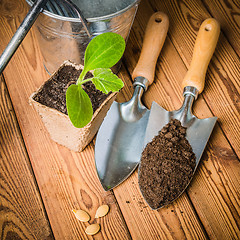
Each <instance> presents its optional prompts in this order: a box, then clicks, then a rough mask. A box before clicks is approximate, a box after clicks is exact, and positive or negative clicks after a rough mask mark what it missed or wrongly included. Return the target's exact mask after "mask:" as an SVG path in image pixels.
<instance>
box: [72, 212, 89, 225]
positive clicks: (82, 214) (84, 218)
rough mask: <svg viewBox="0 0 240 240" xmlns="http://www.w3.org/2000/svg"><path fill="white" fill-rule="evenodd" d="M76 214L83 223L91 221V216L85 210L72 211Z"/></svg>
mask: <svg viewBox="0 0 240 240" xmlns="http://www.w3.org/2000/svg"><path fill="white" fill-rule="evenodd" d="M72 211H73V212H74V214H75V217H76V218H77V219H78V220H80V221H81V222H88V221H89V220H90V216H89V215H88V213H87V212H85V211H83V210H75V209H73V210H72Z"/></svg>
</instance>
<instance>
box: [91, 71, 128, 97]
mask: <svg viewBox="0 0 240 240" xmlns="http://www.w3.org/2000/svg"><path fill="white" fill-rule="evenodd" d="M93 76H94V77H93V78H92V79H91V80H92V82H93V83H94V85H95V87H96V88H97V89H98V90H100V91H102V92H103V93H105V94H108V93H109V92H110V91H112V92H118V91H119V90H120V89H121V88H122V87H123V85H124V84H123V82H122V80H121V79H120V78H118V77H117V76H116V75H115V74H113V73H112V71H111V69H108V68H98V69H95V70H94V72H93Z"/></svg>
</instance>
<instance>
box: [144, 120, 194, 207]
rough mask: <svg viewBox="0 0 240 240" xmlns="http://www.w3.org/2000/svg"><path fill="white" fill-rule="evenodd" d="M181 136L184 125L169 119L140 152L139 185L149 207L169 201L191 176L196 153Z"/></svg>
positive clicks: (183, 134) (158, 205)
mask: <svg viewBox="0 0 240 240" xmlns="http://www.w3.org/2000/svg"><path fill="white" fill-rule="evenodd" d="M185 136H186V128H184V127H182V126H181V123H180V121H178V120H176V119H172V120H171V121H170V122H169V123H168V124H167V125H166V126H164V127H163V129H162V130H161V131H160V132H159V134H158V135H157V136H155V137H154V138H153V140H152V141H151V142H150V143H148V144H147V146H146V148H145V149H144V151H143V153H142V157H141V164H140V169H139V186H140V189H141V192H142V194H143V196H144V198H145V199H146V201H147V202H148V204H149V205H150V206H151V208H153V209H156V208H159V207H162V206H164V205H167V204H168V203H170V202H172V200H174V199H175V198H176V197H178V196H179V195H180V194H181V193H182V191H183V190H184V189H185V188H186V186H187V185H188V183H189V181H190V180H191V178H192V176H193V172H194V168H195V166H196V156H195V154H194V153H193V151H192V147H191V145H190V144H189V142H188V140H187V139H186V137H185Z"/></svg>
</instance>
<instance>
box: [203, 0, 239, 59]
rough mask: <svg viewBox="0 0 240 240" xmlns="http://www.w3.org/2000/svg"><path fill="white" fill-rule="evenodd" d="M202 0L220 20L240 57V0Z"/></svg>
mask: <svg viewBox="0 0 240 240" xmlns="http://www.w3.org/2000/svg"><path fill="white" fill-rule="evenodd" d="M202 2H203V4H204V5H205V7H206V8H207V10H208V11H209V13H210V14H211V15H212V16H213V17H214V18H216V19H217V20H218V21H219V23H220V25H221V29H222V32H223V34H224V36H225V37H226V38H227V39H228V41H229V43H230V44H231V46H232V47H233V49H234V51H235V52H236V53H237V55H238V57H240V41H239V38H240V2H239V1H238V0H228V1H218V0H212V1H206V0H203V1H202Z"/></svg>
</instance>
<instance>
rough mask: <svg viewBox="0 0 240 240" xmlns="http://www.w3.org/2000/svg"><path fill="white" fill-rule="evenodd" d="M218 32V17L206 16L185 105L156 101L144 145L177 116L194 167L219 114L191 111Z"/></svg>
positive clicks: (186, 84)
mask: <svg viewBox="0 0 240 240" xmlns="http://www.w3.org/2000/svg"><path fill="white" fill-rule="evenodd" d="M219 34H220V27H219V24H218V22H217V21H216V20H215V19H212V18H210V19H206V20H205V21H204V22H203V23H202V24H201V26H200V29H199V32H198V35H197V39H196V43H195V47H194V51H193V58H192V61H191V64H190V67H189V70H188V72H187V74H186V76H185V78H184V80H183V83H182V87H183V89H184V90H183V96H184V101H183V104H182V107H181V108H180V109H179V110H176V111H172V112H168V111H166V110H165V109H163V108H162V107H160V106H159V105H158V104H156V103H155V102H153V104H152V107H151V112H150V115H149V121H148V125H147V129H146V135H145V140H144V146H146V144H147V143H148V142H150V141H151V140H152V139H153V137H154V136H156V135H158V132H159V131H160V130H161V129H162V128H163V127H164V126H165V125H166V124H167V123H169V121H170V119H178V120H179V121H180V122H181V124H182V126H184V127H186V128H187V129H186V138H187V140H188V141H189V143H190V145H191V146H192V150H193V152H194V153H195V155H196V166H195V170H196V168H197V165H198V163H199V161H200V158H201V156H202V153H203V151H204V148H205V146H206V144H207V142H208V139H209V137H210V135H211V132H212V130H213V128H214V125H215V123H216V121H217V117H211V118H206V119H198V118H197V117H195V116H194V115H193V114H192V105H193V102H194V100H196V99H197V96H198V94H199V93H201V92H202V91H203V88H204V82H205V75H206V71H207V68H208V64H209V62H210V59H211V57H212V55H213V52H214V50H215V47H216V44H217V41H218V37H219ZM140 164H141V163H140ZM140 166H141V165H140ZM195 170H194V171H195ZM186 187H187V186H186ZM184 190H185V189H184ZM183 192H184V191H182V192H181V193H183ZM180 195H181V194H179V196H180ZM179 196H177V197H179ZM177 197H176V198H177ZM176 198H175V199H176ZM175 199H173V201H174V200H175ZM150 207H151V206H150ZM161 207H163V206H161Z"/></svg>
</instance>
